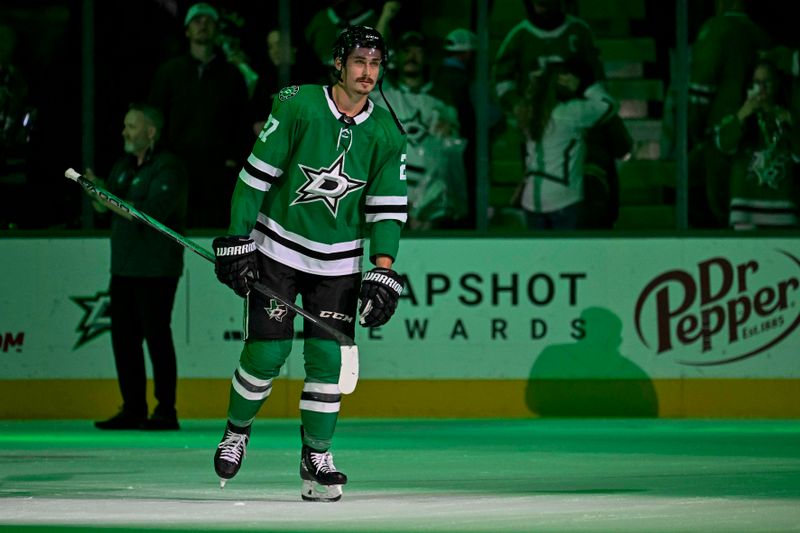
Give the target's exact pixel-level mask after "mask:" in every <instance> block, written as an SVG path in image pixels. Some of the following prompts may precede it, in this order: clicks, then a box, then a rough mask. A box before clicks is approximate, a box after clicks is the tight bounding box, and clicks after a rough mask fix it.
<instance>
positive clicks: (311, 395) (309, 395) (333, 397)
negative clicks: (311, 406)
mask: <svg viewBox="0 0 800 533" xmlns="http://www.w3.org/2000/svg"><path fill="white" fill-rule="evenodd" d="M300 399H301V400H310V401H312V402H324V403H339V402H340V401H342V395H341V394H325V393H323V392H310V391H303V392H302V394H301V395H300Z"/></svg>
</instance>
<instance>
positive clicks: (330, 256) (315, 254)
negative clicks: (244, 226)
mask: <svg viewBox="0 0 800 533" xmlns="http://www.w3.org/2000/svg"><path fill="white" fill-rule="evenodd" d="M255 229H256V231H260V232H261V233H263V234H264V235H266V236H267V237H268V238H269V239H270V240H272V241H275V242H277V243H278V244H281V245H283V246H285V247H286V248H289V249H290V250H294V251H295V252H298V253H300V254H302V255H304V256H306V257H310V258H312V259H319V260H321V261H336V260H338V259H348V258H351V257H361V256H362V255H364V247H363V246H359V247H357V248H353V249H352V250H344V251H341V252H329V253H325V252H319V251H317V250H312V249H310V248H306V247H305V246H302V245H300V244H298V243H296V242H294V241H292V240H290V239H287V238H286V237H284V236H282V235H280V234H278V233H276V232H275V231H273V230H271V229H269V228H268V227H267V226H266V225H264V223H263V222H256V227H255Z"/></svg>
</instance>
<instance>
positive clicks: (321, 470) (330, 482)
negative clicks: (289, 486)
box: [300, 445, 347, 502]
mask: <svg viewBox="0 0 800 533" xmlns="http://www.w3.org/2000/svg"><path fill="white" fill-rule="evenodd" d="M300 478H301V479H302V480H303V488H302V490H301V492H300V495H301V496H302V497H303V499H304V500H305V501H309V502H335V501H339V500H340V499H341V497H342V485H344V484H345V483H347V476H346V475H344V474H343V473H342V472H339V471H338V470H336V466H334V464H333V455H331V453H330V452H318V451H315V450H312V449H311V448H309V447H308V446H306V445H303V451H302V452H301V455H300Z"/></svg>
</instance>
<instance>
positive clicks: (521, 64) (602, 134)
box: [493, 0, 633, 229]
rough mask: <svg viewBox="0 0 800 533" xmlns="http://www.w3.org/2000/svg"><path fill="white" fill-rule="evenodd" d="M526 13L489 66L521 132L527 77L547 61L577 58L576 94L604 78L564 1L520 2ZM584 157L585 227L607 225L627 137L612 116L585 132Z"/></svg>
mask: <svg viewBox="0 0 800 533" xmlns="http://www.w3.org/2000/svg"><path fill="white" fill-rule="evenodd" d="M523 1H524V3H525V7H526V10H527V13H528V17H527V18H526V19H525V20H523V21H521V22H519V23H518V24H517V25H516V26H514V28H512V29H511V31H510V32H509V33H508V35H506V37H505V39H504V40H503V42H502V44H501V45H500V49H499V50H498V53H497V57H496V58H495V62H494V65H493V78H494V84H495V92H496V95H497V98H498V100H499V102H500V104H501V106H502V107H503V108H504V110H505V111H506V114H507V121H508V123H509V124H511V125H516V126H518V127H520V128H521V129H522V130H524V129H526V127H527V124H528V123H529V122H530V117H531V114H532V113H534V112H535V111H534V109H533V107H534V106H536V105H537V104H538V102H536V101H535V100H534V101H531V100H530V99H529V98H527V97H526V95H527V94H528V91H529V88H530V83H531V80H533V78H534V76H535V75H536V73H538V72H541V71H542V70H543V69H544V68H545V67H546V66H547V65H548V64H549V63H551V62H564V61H569V60H572V59H573V58H574V59H576V60H577V61H578V64H580V65H581V68H582V69H584V70H585V71H586V72H585V73H583V74H581V76H580V79H581V80H582V83H583V84H584V85H583V86H582V87H580V88H579V92H578V94H581V93H582V92H583V91H584V90H586V88H587V87H588V86H590V85H592V84H594V83H595V82H602V81H603V79H604V78H605V74H604V72H603V66H602V63H601V62H600V58H599V52H598V50H597V47H596V46H595V43H594V36H593V35H592V31H591V29H590V28H589V25H588V24H587V23H586V22H585V21H584V20H582V19H580V18H577V17H575V16H573V15H569V14H567V12H566V8H565V5H564V0H523ZM586 135H587V138H588V139H587V143H586V150H587V155H586V160H585V161H584V166H583V169H584V172H585V173H586V175H585V176H584V179H583V180H582V181H583V184H584V187H585V188H586V189H588V190H592V191H595V193H594V194H592V195H591V197H590V198H589V199H587V200H589V201H590V202H591V205H586V206H584V207H585V213H584V217H585V220H586V223H585V226H586V227H587V228H606V229H608V228H611V227H613V225H614V222H615V221H616V219H617V216H618V212H619V177H618V175H617V170H616V163H615V159H618V158H622V157H625V156H626V155H627V154H628V152H629V151H630V150H631V147H632V144H633V143H632V140H631V137H630V135H629V134H628V131H627V129H626V127H625V125H624V123H623V122H622V120H621V119H620V118H619V117H618V116H617V115H616V114H615V115H614V116H612V117H611V119H610V120H606V121H603V123H602V124H600V125H598V127H597V128H596V129H592V130H590V131H588V132H586Z"/></svg>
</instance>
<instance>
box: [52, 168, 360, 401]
mask: <svg viewBox="0 0 800 533" xmlns="http://www.w3.org/2000/svg"><path fill="white" fill-rule="evenodd" d="M64 175H65V176H66V177H67V178H69V179H71V180H72V181H74V182H76V183H78V184H79V185H80V186H81V187H83V188H84V189H85V190H86V191H87V192H89V193H91V194H94V195H96V196H97V197H99V198H100V199H101V200H103V201H104V202H107V203H109V204H111V205H113V206H114V207H117V208H119V209H121V210H123V211H125V212H126V213H128V214H129V215H131V216H132V217H133V218H135V219H136V220H138V221H139V222H142V223H144V224H146V225H147V226H150V227H151V228H153V229H154V230H156V231H158V232H160V233H162V234H164V235H166V236H167V237H169V238H170V239H172V240H173V241H175V242H176V243H178V244H180V245H181V246H183V247H184V248H188V249H189V250H191V251H193V252H194V253H196V254H197V255H199V256H200V257H202V258H203V259H205V260H207V261H209V262H211V263H214V262H215V261H216V257H215V256H214V254H213V253H212V252H210V251H209V250H206V249H205V248H203V247H202V246H200V245H199V244H197V243H196V242H194V241H192V240H190V239H188V238H186V237H184V236H183V235H181V234H180V233H177V232H176V231H174V230H172V229H170V228H168V227H167V226H165V225H164V224H162V223H160V222H159V221H158V220H156V219H154V218H153V217H151V216H150V215H148V214H147V213H142V212H141V211H139V210H138V209H136V208H135V207H133V206H132V205H130V204H129V203H127V202H126V201H125V200H122V199H121V198H118V197H117V196H114V195H113V194H111V193H110V192H108V191H107V190H105V189H104V188H102V187H100V186H99V185H96V184H95V183H93V182H91V181H90V180H89V179H87V178H86V177H85V176H82V175H81V174H79V173H77V172H76V171H75V170H74V169H71V168H68V169H67V170H66V172H64ZM250 286H251V287H252V288H253V289H255V290H256V291H258V292H260V293H261V294H263V295H264V296H266V297H268V298H273V299H275V300H277V301H279V302H280V303H282V304H283V305H285V306H286V307H287V308H288V309H290V310H292V311H294V312H295V313H297V314H298V315H300V316H302V317H303V318H305V319H306V320H308V321H309V322H311V323H313V324H314V325H315V326H317V327H319V328H320V329H322V330H324V331H325V332H326V333H328V334H329V335H330V336H331V337H333V338H334V339H336V342H338V343H339V348H340V350H341V352H342V367H341V370H340V372H339V390H341V392H342V394H350V393H351V392H353V391H354V390H355V388H356V383H357V382H358V347H357V346H356V344H355V342H353V339H351V338H350V337H348V336H347V335H345V334H344V333H342V332H341V331H339V330H337V329H335V328H333V327H332V326H330V325H328V324H326V323H325V322H323V321H321V320H320V319H319V318H317V317H315V316H314V315H312V314H311V313H309V312H308V311H306V310H305V309H303V308H302V307H300V306H298V305H296V304H295V303H294V302H291V301H290V300H289V299H287V298H284V297H283V296H281V295H280V294H278V293H276V292H275V291H274V290H272V289H270V288H269V287H267V286H266V285H264V284H263V283H261V282H258V281H256V282H254V283H252V284H251V285H250Z"/></svg>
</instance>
